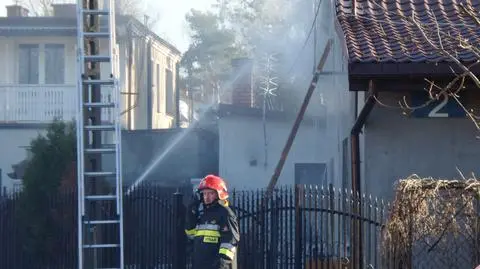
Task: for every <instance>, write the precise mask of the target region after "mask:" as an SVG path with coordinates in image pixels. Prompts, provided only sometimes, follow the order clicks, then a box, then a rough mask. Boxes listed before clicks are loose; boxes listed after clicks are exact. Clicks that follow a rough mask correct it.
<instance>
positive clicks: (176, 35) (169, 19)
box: [0, 0, 215, 52]
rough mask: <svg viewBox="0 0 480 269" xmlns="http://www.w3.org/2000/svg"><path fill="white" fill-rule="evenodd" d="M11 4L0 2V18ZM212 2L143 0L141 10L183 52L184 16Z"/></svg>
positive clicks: (185, 40) (7, 0)
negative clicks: (145, 12)
mask: <svg viewBox="0 0 480 269" xmlns="http://www.w3.org/2000/svg"><path fill="white" fill-rule="evenodd" d="M139 1H142V0H139ZM13 2H14V1H13V0H0V16H6V13H7V11H6V9H5V6H7V5H11V4H13ZM20 2H22V1H20ZM56 2H58V3H64V2H72V1H71V0H58V1H56ZM214 2H215V0H173V1H169V0H164V1H158V0H157V1H155V0H143V4H144V6H143V8H144V10H148V12H147V15H149V16H157V15H158V22H157V23H156V27H155V28H154V29H153V30H154V31H155V32H156V33H157V34H158V35H159V36H160V37H162V38H164V39H165V40H167V41H169V42H170V43H172V44H173V45H174V46H176V47H177V48H178V49H179V50H180V51H182V52H184V51H185V50H186V49H187V48H188V44H189V38H188V28H187V25H186V22H185V14H187V12H188V11H189V10H190V9H192V8H195V9H199V10H206V9H208V8H209V7H210V6H211V4H213V3H214ZM167 7H168V8H167Z"/></svg>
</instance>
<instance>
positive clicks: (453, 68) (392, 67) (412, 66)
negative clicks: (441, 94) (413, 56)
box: [348, 62, 480, 79]
mask: <svg viewBox="0 0 480 269" xmlns="http://www.w3.org/2000/svg"><path fill="white" fill-rule="evenodd" d="M463 64H464V65H465V66H468V65H470V64H472V63H463ZM472 71H473V72H474V73H475V74H480V66H478V65H477V66H475V67H473V68H472ZM454 72H455V73H462V69H461V68H460V66H458V65H457V64H456V63H453V62H439V63H434V62H404V63H395V62H388V63H387V62H385V63H378V62H368V63H366V62H351V63H349V65H348V74H349V76H350V77H352V78H356V79H371V78H388V77H405V76H407V77H425V76H454Z"/></svg>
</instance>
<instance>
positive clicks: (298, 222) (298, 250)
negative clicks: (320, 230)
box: [295, 184, 303, 269]
mask: <svg viewBox="0 0 480 269" xmlns="http://www.w3.org/2000/svg"><path fill="white" fill-rule="evenodd" d="M302 195H303V188H302V186H301V185H298V184H296V185H295V269H301V268H303V238H302V235H303V233H302V232H303V222H302V217H303V215H302V214H303V210H302V206H303V204H302Z"/></svg>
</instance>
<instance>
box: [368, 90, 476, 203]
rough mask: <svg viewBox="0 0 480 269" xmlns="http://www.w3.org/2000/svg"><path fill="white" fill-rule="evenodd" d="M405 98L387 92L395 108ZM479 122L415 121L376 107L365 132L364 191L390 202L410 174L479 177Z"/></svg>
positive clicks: (386, 97) (382, 97)
mask: <svg viewBox="0 0 480 269" xmlns="http://www.w3.org/2000/svg"><path fill="white" fill-rule="evenodd" d="M402 96H403V94H397V95H393V94H382V95H380V97H379V98H380V100H381V101H382V103H384V104H390V105H394V104H396V102H397V101H398V100H399V98H401V97H402ZM476 136H477V131H476V129H475V126H474V124H473V123H472V122H471V121H470V120H468V119H461V118H413V117H407V116H405V115H402V113H401V110H399V109H392V108H386V107H382V106H378V105H377V106H376V107H375V108H374V110H373V111H372V113H371V115H370V118H369V119H368V121H367V124H366V129H365V152H364V155H363V156H362V161H363V162H364V163H365V169H364V175H363V178H362V181H363V182H364V183H365V188H364V189H365V191H366V192H367V193H371V194H374V195H377V196H381V197H384V198H386V199H391V198H392V197H393V184H394V182H395V181H396V180H398V179H402V178H405V177H407V176H409V175H411V174H418V175H419V176H422V177H429V176H432V177H435V178H445V179H454V178H456V179H459V178H460V175H459V173H458V172H457V167H458V169H459V170H461V171H462V173H463V174H465V176H467V175H468V174H470V175H471V173H472V172H474V173H475V174H479V172H480V166H479V165H478V160H479V159H480V141H479V140H478V139H477V137H476Z"/></svg>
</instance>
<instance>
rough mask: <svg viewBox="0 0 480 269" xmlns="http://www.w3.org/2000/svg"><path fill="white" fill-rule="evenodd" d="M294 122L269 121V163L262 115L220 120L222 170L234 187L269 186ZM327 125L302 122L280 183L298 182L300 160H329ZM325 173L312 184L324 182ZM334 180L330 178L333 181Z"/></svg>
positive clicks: (255, 187) (302, 161)
mask: <svg viewBox="0 0 480 269" xmlns="http://www.w3.org/2000/svg"><path fill="white" fill-rule="evenodd" d="M292 125H293V121H273V120H269V121H267V125H266V128H267V151H266V152H267V162H266V164H267V165H266V166H265V162H264V160H265V147H264V139H263V124H262V120H261V117H257V118H255V117H247V116H236V115H232V116H228V117H222V118H220V120H219V139H220V141H219V147H220V153H219V169H220V176H222V177H224V178H225V179H226V180H227V182H228V185H229V187H230V189H233V188H236V189H257V188H265V187H266V186H267V185H268V183H269V181H270V178H271V176H272V174H273V171H274V169H275V166H276V164H277V162H278V160H279V158H280V155H281V152H282V150H283V147H284V145H285V143H286V141H287V138H288V134H289V132H290V129H291V127H292ZM324 137H325V129H324V126H323V127H321V126H305V125H302V126H301V127H300V129H299V132H298V134H297V136H296V138H295V141H294V143H293V145H292V148H291V150H290V154H289V155H288V158H287V160H286V163H285V166H284V168H283V171H282V173H281V175H280V178H279V180H278V183H277V185H291V184H294V183H295V164H296V163H325V162H326V161H327V159H328V158H327V155H326V150H325V149H326V143H325V142H324V139H323V138H324ZM321 176H322V175H318V178H317V179H315V178H311V179H310V180H311V182H305V183H309V184H322V183H326V182H320V178H321ZM330 180H331V179H329V181H330Z"/></svg>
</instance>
